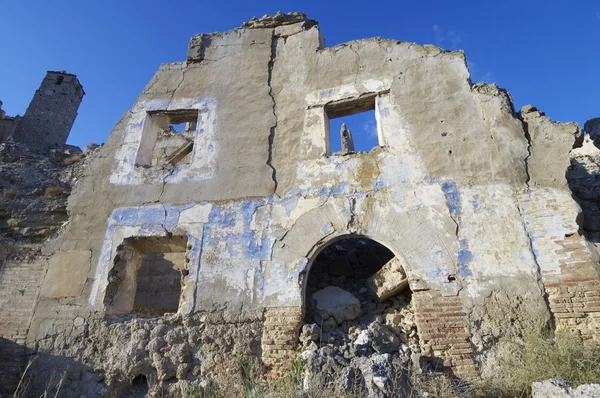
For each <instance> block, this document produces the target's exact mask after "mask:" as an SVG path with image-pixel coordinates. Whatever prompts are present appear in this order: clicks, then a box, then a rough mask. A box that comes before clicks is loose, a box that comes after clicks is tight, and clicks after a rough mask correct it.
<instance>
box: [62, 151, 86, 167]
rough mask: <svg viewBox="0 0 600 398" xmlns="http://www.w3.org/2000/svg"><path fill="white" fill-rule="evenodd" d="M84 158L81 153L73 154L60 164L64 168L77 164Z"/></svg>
mask: <svg viewBox="0 0 600 398" xmlns="http://www.w3.org/2000/svg"><path fill="white" fill-rule="evenodd" d="M84 157H85V155H84V154H83V152H80V153H75V154H73V155H71V156H68V157H66V158H64V159H63V161H62V162H63V164H64V165H65V166H70V165H72V164H75V163H77V162H79V161H80V160H81V159H83V158H84Z"/></svg>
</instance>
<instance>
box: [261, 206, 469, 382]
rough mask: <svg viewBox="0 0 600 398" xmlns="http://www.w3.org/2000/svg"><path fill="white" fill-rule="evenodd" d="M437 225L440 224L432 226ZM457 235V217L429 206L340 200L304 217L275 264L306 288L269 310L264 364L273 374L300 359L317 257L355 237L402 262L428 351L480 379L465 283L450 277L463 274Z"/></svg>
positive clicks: (463, 373)
mask: <svg viewBox="0 0 600 398" xmlns="http://www.w3.org/2000/svg"><path fill="white" fill-rule="evenodd" d="M432 219H433V220H435V221H436V222H435V223H433V222H430V221H427V220H432ZM440 226H443V227H440ZM455 231H456V224H455V223H454V221H453V220H452V218H451V217H450V215H449V214H446V215H444V214H442V213H441V212H438V211H436V210H432V209H423V208H420V209H416V210H415V211H412V212H400V211H398V210H397V209H396V208H395V207H393V206H391V205H389V204H385V205H384V204H382V203H381V202H379V201H377V200H375V199H373V198H366V199H363V200H360V201H355V200H350V201H349V200H346V199H345V198H343V200H341V199H335V200H332V201H329V202H327V203H326V204H324V205H322V206H320V207H318V208H315V209H312V210H310V211H308V212H306V213H305V214H304V215H302V216H301V217H299V218H298V220H296V222H295V223H294V225H293V227H292V228H291V229H290V230H289V231H288V233H287V234H286V235H285V236H284V237H283V239H282V240H281V241H280V242H278V243H277V244H276V245H275V247H274V251H273V262H274V263H277V264H286V266H287V265H288V264H289V267H290V268H291V269H294V268H295V269H296V275H297V282H298V285H297V286H296V289H297V290H296V291H295V292H294V293H296V294H297V297H296V299H295V300H291V302H288V303H287V306H273V307H269V306H267V308H266V309H265V326H264V329H263V363H264V364H265V365H266V366H267V368H268V369H269V372H270V374H271V375H274V374H277V373H278V371H279V370H281V369H285V368H286V367H287V366H288V364H289V363H290V362H291V360H292V359H293V356H294V349H295V347H296V344H297V338H298V334H299V331H300V328H301V326H302V322H303V318H304V308H303V306H304V301H305V300H304V289H305V287H306V281H307V279H308V278H307V275H308V272H310V267H311V266H312V263H313V261H314V259H315V258H316V257H317V256H318V254H319V253H320V252H321V250H323V249H324V248H325V247H327V246H329V245H331V244H332V243H334V242H335V241H336V240H339V239H342V238H344V237H346V236H349V235H354V236H363V237H365V238H368V239H371V240H374V241H376V242H378V243H380V244H382V245H383V246H385V247H387V248H388V249H389V250H390V251H391V252H392V253H394V255H396V256H397V257H398V258H399V259H400V260H401V262H402V265H403V267H404V269H405V271H406V273H407V276H408V277H409V286H410V289H411V291H412V293H413V296H412V297H413V298H412V300H413V305H414V306H415V314H416V316H417V322H416V323H417V328H418V330H419V337H420V345H421V348H422V349H423V350H424V351H428V352H431V353H432V354H433V355H434V356H435V357H438V358H440V359H441V361H442V365H443V366H444V367H445V368H447V369H449V370H451V371H452V372H453V373H456V374H457V375H461V376H470V375H472V374H474V373H475V372H476V370H475V367H474V364H473V359H472V353H473V350H472V347H471V343H470V342H469V338H470V334H469V332H468V318H467V315H466V313H465V311H464V309H463V307H462V302H461V300H460V297H458V291H459V288H458V287H457V286H456V285H457V282H456V281H455V278H449V276H455V274H456V259H457V256H458V252H459V249H460V244H459V242H458V240H457V238H456V234H455ZM286 288H289V286H288V287H286ZM288 297H289V295H288Z"/></svg>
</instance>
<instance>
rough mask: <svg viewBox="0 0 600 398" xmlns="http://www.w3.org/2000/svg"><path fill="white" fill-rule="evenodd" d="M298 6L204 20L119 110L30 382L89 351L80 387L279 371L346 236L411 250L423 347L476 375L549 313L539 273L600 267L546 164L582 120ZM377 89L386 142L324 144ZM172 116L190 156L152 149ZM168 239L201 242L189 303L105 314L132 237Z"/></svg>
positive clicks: (76, 199)
mask: <svg viewBox="0 0 600 398" xmlns="http://www.w3.org/2000/svg"><path fill="white" fill-rule="evenodd" d="M290 18H291V19H289V18H287V19H286V18H283V19H281V18H279V22H276V21H275V19H277V18H275V19H274V20H273V21H275V22H273V21H272V22H273V23H270V22H269V23H268V24H261V23H252V24H250V25H248V26H245V27H242V28H238V29H236V30H233V31H229V32H224V33H216V34H212V35H199V36H195V37H194V38H193V39H192V41H191V43H190V53H189V54H188V59H187V60H186V61H184V62H178V63H172V64H166V65H162V66H161V67H160V68H159V70H158V71H157V73H156V75H155V76H154V77H153V79H152V80H151V81H150V82H149V84H148V86H147V87H146V88H145V89H144V90H143V92H142V94H141V95H140V97H139V98H138V100H137V101H136V103H135V105H134V106H133V107H132V109H131V110H130V111H128V112H126V113H125V114H124V116H123V118H122V119H121V120H120V121H119V122H118V123H117V125H116V126H115V128H114V130H113V132H112V133H111V135H110V137H109V139H108V141H107V143H106V145H105V146H104V148H103V149H102V151H101V153H100V155H99V156H98V158H96V159H95V160H94V161H93V162H92V163H90V165H89V166H88V167H87V168H86V169H85V172H84V176H83V177H82V178H81V180H80V181H79V183H78V185H77V188H76V189H75V191H74V192H73V194H72V195H71V196H70V198H69V206H68V210H69V214H70V222H69V223H68V224H67V225H66V226H65V228H64V230H62V233H61V234H60V236H58V237H57V238H56V239H53V240H52V241H50V242H49V243H48V244H47V245H46V246H45V247H44V252H45V253H52V254H51V259H50V262H49V270H48V276H46V278H45V283H44V287H45V289H44V290H43V292H42V294H41V295H40V298H39V300H37V303H36V305H35V310H34V314H33V317H32V318H31V319H32V326H31V327H30V329H29V332H28V336H27V344H28V347H29V348H31V349H32V352H34V353H35V355H36V358H38V362H37V365H36V372H37V375H39V378H37V380H36V382H39V383H43V382H44V381H45V380H47V379H48V377H50V374H51V372H52V371H53V370H56V369H63V368H70V367H74V368H75V369H76V370H75V371H74V372H75V374H74V375H73V376H72V377H70V378H69V382H68V383H67V384H66V385H65V386H64V388H65V391H68V393H69V394H76V393H78V394H79V393H85V394H87V395H88V396H90V397H93V396H99V395H102V394H105V393H106V392H107V391H121V390H119V389H125V388H127V387H128V386H129V385H130V383H131V381H132V380H133V379H134V378H137V377H141V376H143V377H146V379H147V380H148V383H149V387H150V389H151V390H153V391H159V390H161V389H162V390H165V391H167V393H168V394H177V393H179V394H182V393H183V392H185V391H184V388H187V387H186V386H190V385H197V384H198V383H200V382H205V381H206V380H208V379H211V378H213V377H218V376H219V374H227V372H235V371H239V365H240V363H239V361H237V360H236V358H238V357H239V358H243V359H244V360H247V361H250V362H251V363H252V364H253V366H256V367H257V369H262V368H261V365H264V367H265V370H266V371H268V372H269V374H270V375H276V374H280V373H282V372H284V371H285V369H286V367H287V366H289V364H290V361H291V360H292V359H293V355H294V349H295V348H296V347H295V346H296V342H297V338H298V334H299V328H300V326H301V323H302V313H303V305H304V294H305V287H306V284H305V282H306V280H307V277H308V274H309V273H310V272H311V271H310V267H311V265H312V261H313V260H314V259H315V256H316V255H318V253H319V252H320V250H322V249H323V248H324V247H326V246H328V245H330V244H332V243H335V242H336V241H338V240H340V239H344V238H346V237H349V236H353V237H355V236H358V237H365V238H368V239H372V240H374V241H376V242H378V243H380V244H382V245H384V246H385V247H386V248H387V249H389V250H390V251H391V252H392V253H393V254H394V255H395V256H396V257H397V258H398V260H399V261H400V262H401V264H402V267H403V268H404V270H405V271H406V276H407V278H408V279H409V280H411V281H413V282H414V283H411V289H412V290H413V302H414V310H415V316H416V318H417V320H416V322H417V328H418V334H419V337H420V338H421V348H422V349H423V351H424V352H426V353H429V355H430V356H429V358H428V360H430V362H432V363H439V364H440V369H443V368H447V369H450V370H451V371H453V372H454V373H455V374H456V375H458V376H462V377H471V376H472V375H473V374H474V373H475V371H476V369H475V365H474V363H473V358H472V356H473V352H474V351H478V352H477V354H478V355H479V354H482V353H481V352H480V351H484V350H489V349H490V345H491V344H493V343H494V341H495V339H501V338H503V337H505V336H511V337H512V336H518V335H519V333H521V329H519V328H520V326H519V327H514V325H512V324H511V323H510V322H508V323H507V322H505V320H506V319H511V318H512V317H522V316H524V315H523V314H531V313H534V312H544V311H538V310H539V309H540V305H545V302H544V297H543V292H542V290H541V284H540V280H542V282H544V283H545V284H546V285H547V288H548V289H552V288H554V286H552V283H560V284H565V285H566V286H567V287H569V285H568V284H569V283H573V279H574V278H578V279H577V281H578V282H577V283H579V282H580V281H585V283H588V282H589V283H592V282H593V273H591V272H590V271H589V269H591V268H589V267H590V266H592V264H593V262H594V261H595V258H592V252H591V251H590V252H586V250H587V249H585V247H586V242H585V239H584V238H583V237H582V236H580V235H579V234H578V224H577V220H578V215H579V211H580V209H579V206H578V205H577V203H576V202H575V201H574V200H573V198H572V196H571V193H570V192H569V190H568V189H567V188H566V187H565V186H564V185H565V184H566V182H565V181H564V178H554V176H552V175H547V174H546V172H547V170H549V169H550V168H548V167H544V166H545V164H546V163H548V162H549V159H550V161H553V162H554V161H555V160H556V161H557V163H556V169H559V171H557V172H558V173H560V172H561V171H560V170H561V169H562V167H563V166H561V165H565V164H567V163H568V160H567V158H568V153H564V152H566V151H568V150H569V148H572V147H573V146H574V142H576V141H577V140H578V139H579V136H578V134H579V132H580V131H579V130H578V129H577V128H576V126H571V125H569V126H566V127H565V128H564V129H562V133H560V135H559V136H556V135H553V134H554V133H553V131H554V130H553V129H554V128H555V127H556V126H555V125H553V124H552V123H550V121H549V120H546V119H544V116H543V115H542V113H540V112H538V111H533V110H532V109H528V110H527V112H524V113H523V115H521V117H519V115H518V114H517V113H516V112H515V110H514V107H513V104H512V102H511V99H510V95H508V93H506V91H504V90H501V89H500V88H498V87H497V86H495V85H486V84H475V85H473V84H471V80H470V75H469V71H468V68H467V66H466V58H465V56H464V54H463V53H462V52H457V51H455V52H446V51H444V50H442V49H440V48H437V47H435V46H427V45H426V46H420V45H416V44H413V43H403V42H399V41H396V40H383V39H367V40H358V41H353V42H349V43H344V44H340V45H338V46H335V47H332V48H326V47H325V45H324V40H323V38H322V36H321V34H320V31H319V29H318V26H316V25H315V24H314V23H313V21H310V20H307V19H306V18H305V17H303V16H293V15H292V16H291V17H290ZM240 66H242V67H240ZM290 76H291V77H293V79H292V80H290ZM62 84H65V83H62ZM367 100H368V101H370V102H369V104H368V105H369V107H372V108H374V112H375V118H376V122H377V133H378V139H379V145H378V146H377V147H375V148H374V149H372V150H371V151H369V152H358V153H350V154H346V155H336V154H332V153H330V152H331V151H330V145H329V143H330V138H331V137H330V136H328V134H329V133H330V132H329V128H328V123H329V116H330V114H329V113H328V112H330V111H331V110H332V109H336V110H338V111H339V110H348V109H353V108H352V107H353V106H363V105H364V101H367ZM424 103H426V104H427V106H426V107H423V104H424ZM156 114H164V115H167V116H168V117H171V118H175V119H177V117H178V115H179V116H180V115H181V114H185V115H188V114H189V115H192V114H193V115H194V117H196V118H197V119H196V120H197V123H196V128H195V130H193V131H191V132H190V137H189V138H190V140H192V139H193V151H192V152H191V153H190V159H189V160H190V161H189V162H181V163H178V164H164V163H163V164H158V163H160V162H155V164H153V163H152V162H150V163H148V162H146V163H144V162H142V165H140V162H139V160H140V159H141V160H144V159H145V158H147V157H149V156H150V155H151V154H152V151H153V149H154V147H153V146H155V145H156V134H157V128H158V127H157V126H158V125H157V124H156V120H153V117H154V116H153V115H156ZM348 127H349V128H350V129H352V128H353V127H352V126H348ZM528 128H531V129H532V131H531V132H530V133H529V132H528V131H527V129H528ZM554 147H556V148H557V149H553V148H554ZM538 152H539V153H538ZM541 153H543V154H544V155H545V156H541ZM546 155H547V156H546ZM146 160H147V159H146ZM559 160H560V162H558V161H559ZM552 170H555V168H554V167H553V168H552ZM529 171H532V173H529ZM170 236H181V237H184V238H185V239H186V259H185V267H184V269H183V270H182V271H183V272H182V280H183V284H182V294H181V296H180V304H179V308H178V311H177V314H175V315H165V316H158V317H150V318H148V317H141V316H138V315H136V314H133V313H125V314H121V315H119V316H117V317H114V316H107V306H106V302H105V298H106V297H109V298H110V296H107V292H110V293H111V294H112V293H115V291H114V287H115V286H116V285H114V284H113V285H110V283H111V281H113V278H114V277H115V264H119V263H120V258H119V253H120V251H119V247H120V246H121V245H122V244H123V242H124V241H125V240H126V239H129V238H146V237H153V238H159V239H162V238H165V237H170ZM563 241H564V242H563ZM586 256H587V258H586ZM67 260H68V261H67ZM582 267H583V268H585V267H587V268H585V270H584V271H581V272H580V270H581V269H583V268H582ZM126 272H128V273H129V276H133V275H134V274H135V272H137V270H135V269H133V268H128V269H127V270H126ZM590 279H591V281H590ZM62 281H67V282H68V283H63V282H62ZM508 285H511V286H515V289H513V290H511V292H513V291H514V292H520V293H519V294H522V296H523V297H526V299H523V300H521V299H520V298H518V299H516V300H514V306H511V307H507V308H503V310H504V309H505V311H503V312H502V313H501V314H499V315H498V316H496V315H494V314H487V313H486V314H485V315H489V316H487V317H485V322H486V324H487V325H492V326H493V325H496V324H498V323H503V325H502V326H503V327H502V328H499V329H498V331H497V333H496V332H494V333H490V334H489V336H488V335H486V336H485V337H490V336H491V337H490V338H489V339H486V343H485V344H478V345H477V347H476V348H474V347H473V343H474V340H476V339H474V338H473V335H474V333H473V332H472V330H471V329H470V327H471V328H472V327H473V325H475V324H476V323H477V321H478V320H481V319H484V316H483V315H484V314H483V312H485V311H483V310H482V308H484V306H485V305H493V304H494V301H493V300H491V301H490V300H487V301H486V299H485V297H484V296H485V295H486V294H490V292H491V291H495V290H501V291H503V292H505V288H504V286H508ZM577 286H578V287H580V286H585V285H579V284H578V285H577ZM121 287H122V288H123V291H126V290H127V291H129V292H131V290H134V289H135V286H133V285H127V286H120V285H119V288H121ZM46 288H47V289H46ZM594 288H595V287H594ZM547 292H549V294H554V293H553V292H552V291H551V290H547ZM117 293H118V291H117ZM586 293H588V296H586ZM577 294H583V297H584V298H585V297H590V300H589V303H588V304H586V305H588V307H587V308H589V309H590V310H589V311H587V312H585V314H584V315H585V316H583V317H581V316H577V317H576V319H585V322H584V323H583V324H582V325H583V326H585V328H587V330H589V331H590V333H597V332H593V331H592V329H591V326H593V322H592V320H593V319H594V318H593V316H592V315H593V314H594V313H593V311H592V310H595V305H594V304H592V303H593V302H594V301H592V299H591V297H592V294H595V293H594V292H592V291H591V288H590V291H587V290H586V291H582V292H579V293H577ZM554 298H557V297H554ZM573 298H575V297H570V298H569V299H570V300H571V301H570V303H572V304H573V308H575V305H574V304H575V303H576V302H577V300H575V301H574V300H573ZM550 299H551V308H560V307H556V306H555V307H552V305H554V304H556V301H552V297H551V298H550ZM482 303H483V304H482ZM485 303H488V304H485ZM489 303H491V304H489ZM511 303H512V301H511ZM542 309H544V308H542ZM125 312H127V311H125ZM573 313H575V312H573ZM474 314H475V315H474ZM544 315H547V313H544ZM492 317H496V318H495V319H490V318H492ZM557 318H558V317H557ZM572 318H573V317H572ZM469 319H471V320H473V322H471V324H469ZM569 319H571V318H569ZM574 319H575V318H574ZM517 323H518V322H517ZM519 324H524V323H519ZM512 329H517V330H516V331H514V333H513V330H512ZM586 333H587V332H586ZM480 340H481V339H480ZM479 356H480V357H481V358H483V359H482V360H484V359H485V355H479ZM224 362H225V363H224ZM223 368H225V369H223ZM222 370H223V371H222Z"/></svg>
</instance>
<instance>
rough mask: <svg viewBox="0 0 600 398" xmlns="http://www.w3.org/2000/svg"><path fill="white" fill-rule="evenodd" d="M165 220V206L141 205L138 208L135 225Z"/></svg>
mask: <svg viewBox="0 0 600 398" xmlns="http://www.w3.org/2000/svg"><path fill="white" fill-rule="evenodd" d="M164 222H165V209H164V208H163V206H152V207H140V208H138V209H137V219H136V224H135V225H152V224H163V223H164Z"/></svg>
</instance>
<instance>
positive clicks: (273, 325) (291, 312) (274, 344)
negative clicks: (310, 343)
mask: <svg viewBox="0 0 600 398" xmlns="http://www.w3.org/2000/svg"><path fill="white" fill-rule="evenodd" d="M264 319H265V323H264V326H263V335H262V361H263V364H264V365H265V370H266V372H267V377H276V376H278V375H280V374H282V373H284V372H285V371H286V370H288V369H289V367H290V366H291V363H292V361H293V360H294V355H295V349H296V345H297V344H298V336H299V333H300V328H301V327H302V309H301V308H294V307H283V308H281V307H280V308H265V313H264Z"/></svg>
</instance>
